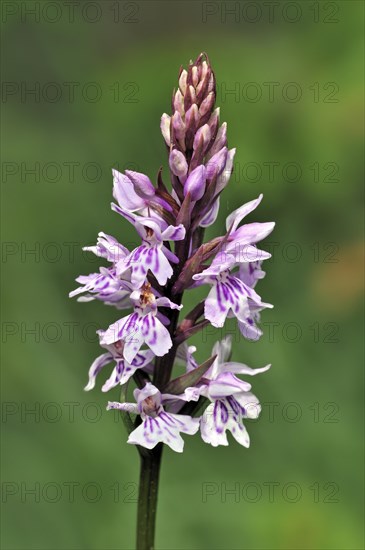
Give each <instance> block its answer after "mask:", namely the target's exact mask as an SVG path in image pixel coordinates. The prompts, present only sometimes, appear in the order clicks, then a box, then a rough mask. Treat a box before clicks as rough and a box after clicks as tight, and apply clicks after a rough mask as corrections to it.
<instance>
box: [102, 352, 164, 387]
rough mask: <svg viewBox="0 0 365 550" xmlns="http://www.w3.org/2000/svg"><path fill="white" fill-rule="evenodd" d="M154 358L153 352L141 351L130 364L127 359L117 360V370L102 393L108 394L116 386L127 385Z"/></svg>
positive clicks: (115, 369) (106, 383)
mask: <svg viewBox="0 0 365 550" xmlns="http://www.w3.org/2000/svg"><path fill="white" fill-rule="evenodd" d="M153 358H154V353H153V352H152V351H151V350H143V351H139V353H137V355H136V356H135V358H134V359H133V361H132V363H128V361H126V360H125V359H118V360H116V365H115V368H114V370H113V372H112V374H111V376H110V378H109V379H108V380H107V381H106V382H105V384H104V385H103V387H102V389H101V391H103V392H107V391H109V390H110V389H111V388H114V387H115V386H118V385H122V384H125V383H126V382H128V380H129V379H130V378H131V376H133V374H134V373H135V372H136V370H137V369H144V368H146V367H147V365H149V363H150V362H151V361H152V359H153Z"/></svg>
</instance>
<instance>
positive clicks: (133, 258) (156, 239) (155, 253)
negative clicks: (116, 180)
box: [112, 204, 185, 288]
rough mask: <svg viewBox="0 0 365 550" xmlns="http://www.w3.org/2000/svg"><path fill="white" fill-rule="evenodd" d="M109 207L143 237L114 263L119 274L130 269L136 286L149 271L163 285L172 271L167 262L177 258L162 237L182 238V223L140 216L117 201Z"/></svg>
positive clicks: (177, 239) (171, 239) (174, 261)
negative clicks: (175, 224)
mask: <svg viewBox="0 0 365 550" xmlns="http://www.w3.org/2000/svg"><path fill="white" fill-rule="evenodd" d="M112 208H113V210H115V211H116V212H118V214H121V215H122V216H123V217H125V218H126V219H127V220H128V221H130V222H131V223H132V224H133V225H134V227H135V228H136V230H137V232H138V233H139V235H140V237H141V239H142V244H141V246H138V247H137V248H135V249H134V250H133V251H132V252H131V253H130V254H129V255H128V256H126V257H125V258H123V259H121V260H120V261H119V262H118V263H117V273H118V275H123V274H124V273H126V272H129V271H131V281H132V284H133V285H134V286H135V287H137V288H139V287H140V286H142V285H143V283H144V281H145V279H146V277H147V274H148V272H149V271H151V273H152V274H153V275H154V276H155V277H156V279H157V281H158V283H159V284H160V285H161V286H164V285H165V284H166V283H167V281H168V279H170V277H171V276H172V274H173V269H172V267H171V265H170V262H172V263H178V262H179V259H178V258H177V256H175V254H173V253H172V252H171V250H169V248H167V246H165V245H164V241H181V240H183V239H184V237H185V228H184V226H183V225H178V226H173V225H167V223H166V222H164V221H163V220H159V221H158V220H157V219H152V218H142V217H140V216H137V215H136V214H133V213H131V212H128V211H127V210H125V209H123V208H120V207H119V206H117V205H116V204H113V205H112Z"/></svg>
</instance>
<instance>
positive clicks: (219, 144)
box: [208, 122, 227, 158]
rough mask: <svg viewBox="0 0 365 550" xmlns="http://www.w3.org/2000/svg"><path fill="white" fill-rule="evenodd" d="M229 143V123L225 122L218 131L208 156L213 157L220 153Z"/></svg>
mask: <svg viewBox="0 0 365 550" xmlns="http://www.w3.org/2000/svg"><path fill="white" fill-rule="evenodd" d="M226 145H227V123H226V122H223V124H222V126H221V127H220V128H219V130H218V132H217V137H216V138H215V140H214V143H213V145H212V148H211V149H210V151H209V153H208V158H212V157H213V156H214V155H215V154H216V153H218V152H219V151H220V150H221V149H223V147H225V146H226Z"/></svg>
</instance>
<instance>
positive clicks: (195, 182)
mask: <svg viewBox="0 0 365 550" xmlns="http://www.w3.org/2000/svg"><path fill="white" fill-rule="evenodd" d="M204 192H205V166H204V165H200V166H198V167H197V168H195V170H193V171H192V172H191V174H190V175H189V177H188V179H187V180H186V182H185V185H184V195H185V196H186V195H187V194H188V193H190V196H191V200H192V201H194V202H196V201H198V200H199V199H201V198H202V196H203V195H204Z"/></svg>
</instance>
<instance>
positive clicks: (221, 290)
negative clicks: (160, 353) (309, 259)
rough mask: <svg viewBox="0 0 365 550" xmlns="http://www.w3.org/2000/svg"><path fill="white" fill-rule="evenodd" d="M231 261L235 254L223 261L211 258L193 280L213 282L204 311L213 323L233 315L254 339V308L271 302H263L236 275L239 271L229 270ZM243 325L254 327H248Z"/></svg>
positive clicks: (215, 325) (255, 331)
mask: <svg viewBox="0 0 365 550" xmlns="http://www.w3.org/2000/svg"><path fill="white" fill-rule="evenodd" d="M226 258H230V257H229V256H228V257H226ZM234 261H235V260H234V258H233V259H228V260H227V259H226V261H224V259H223V258H222V261H221V262H219V261H217V262H214V264H212V265H211V266H210V267H208V268H207V269H205V270H204V271H203V272H202V273H199V274H197V275H194V279H195V280H196V281H199V282H201V283H208V284H211V285H212V288H211V290H210V292H209V294H208V296H207V298H206V299H205V304H204V315H205V318H206V319H207V320H208V321H210V323H211V324H212V325H213V326H214V327H223V325H224V323H225V320H226V318H227V316H228V317H236V318H237V320H238V322H239V326H240V330H241V332H242V334H243V335H244V336H245V337H246V338H249V339H256V338H257V336H258V334H259V332H260V331H259V329H257V327H256V325H255V319H256V315H255V312H256V311H259V310H261V309H263V308H266V307H269V308H270V307H272V305H271V304H267V303H264V302H262V300H261V298H260V296H259V295H258V294H257V292H255V290H254V289H253V288H251V287H250V286H249V285H248V284H246V283H245V282H244V281H243V280H241V279H240V278H239V276H236V275H239V273H234V272H233V273H232V272H231V268H230V266H231V265H232V263H233V262H234ZM246 326H248V327H249V329H251V327H253V328H252V330H249V329H248V328H247V329H246ZM256 329H257V330H256Z"/></svg>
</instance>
